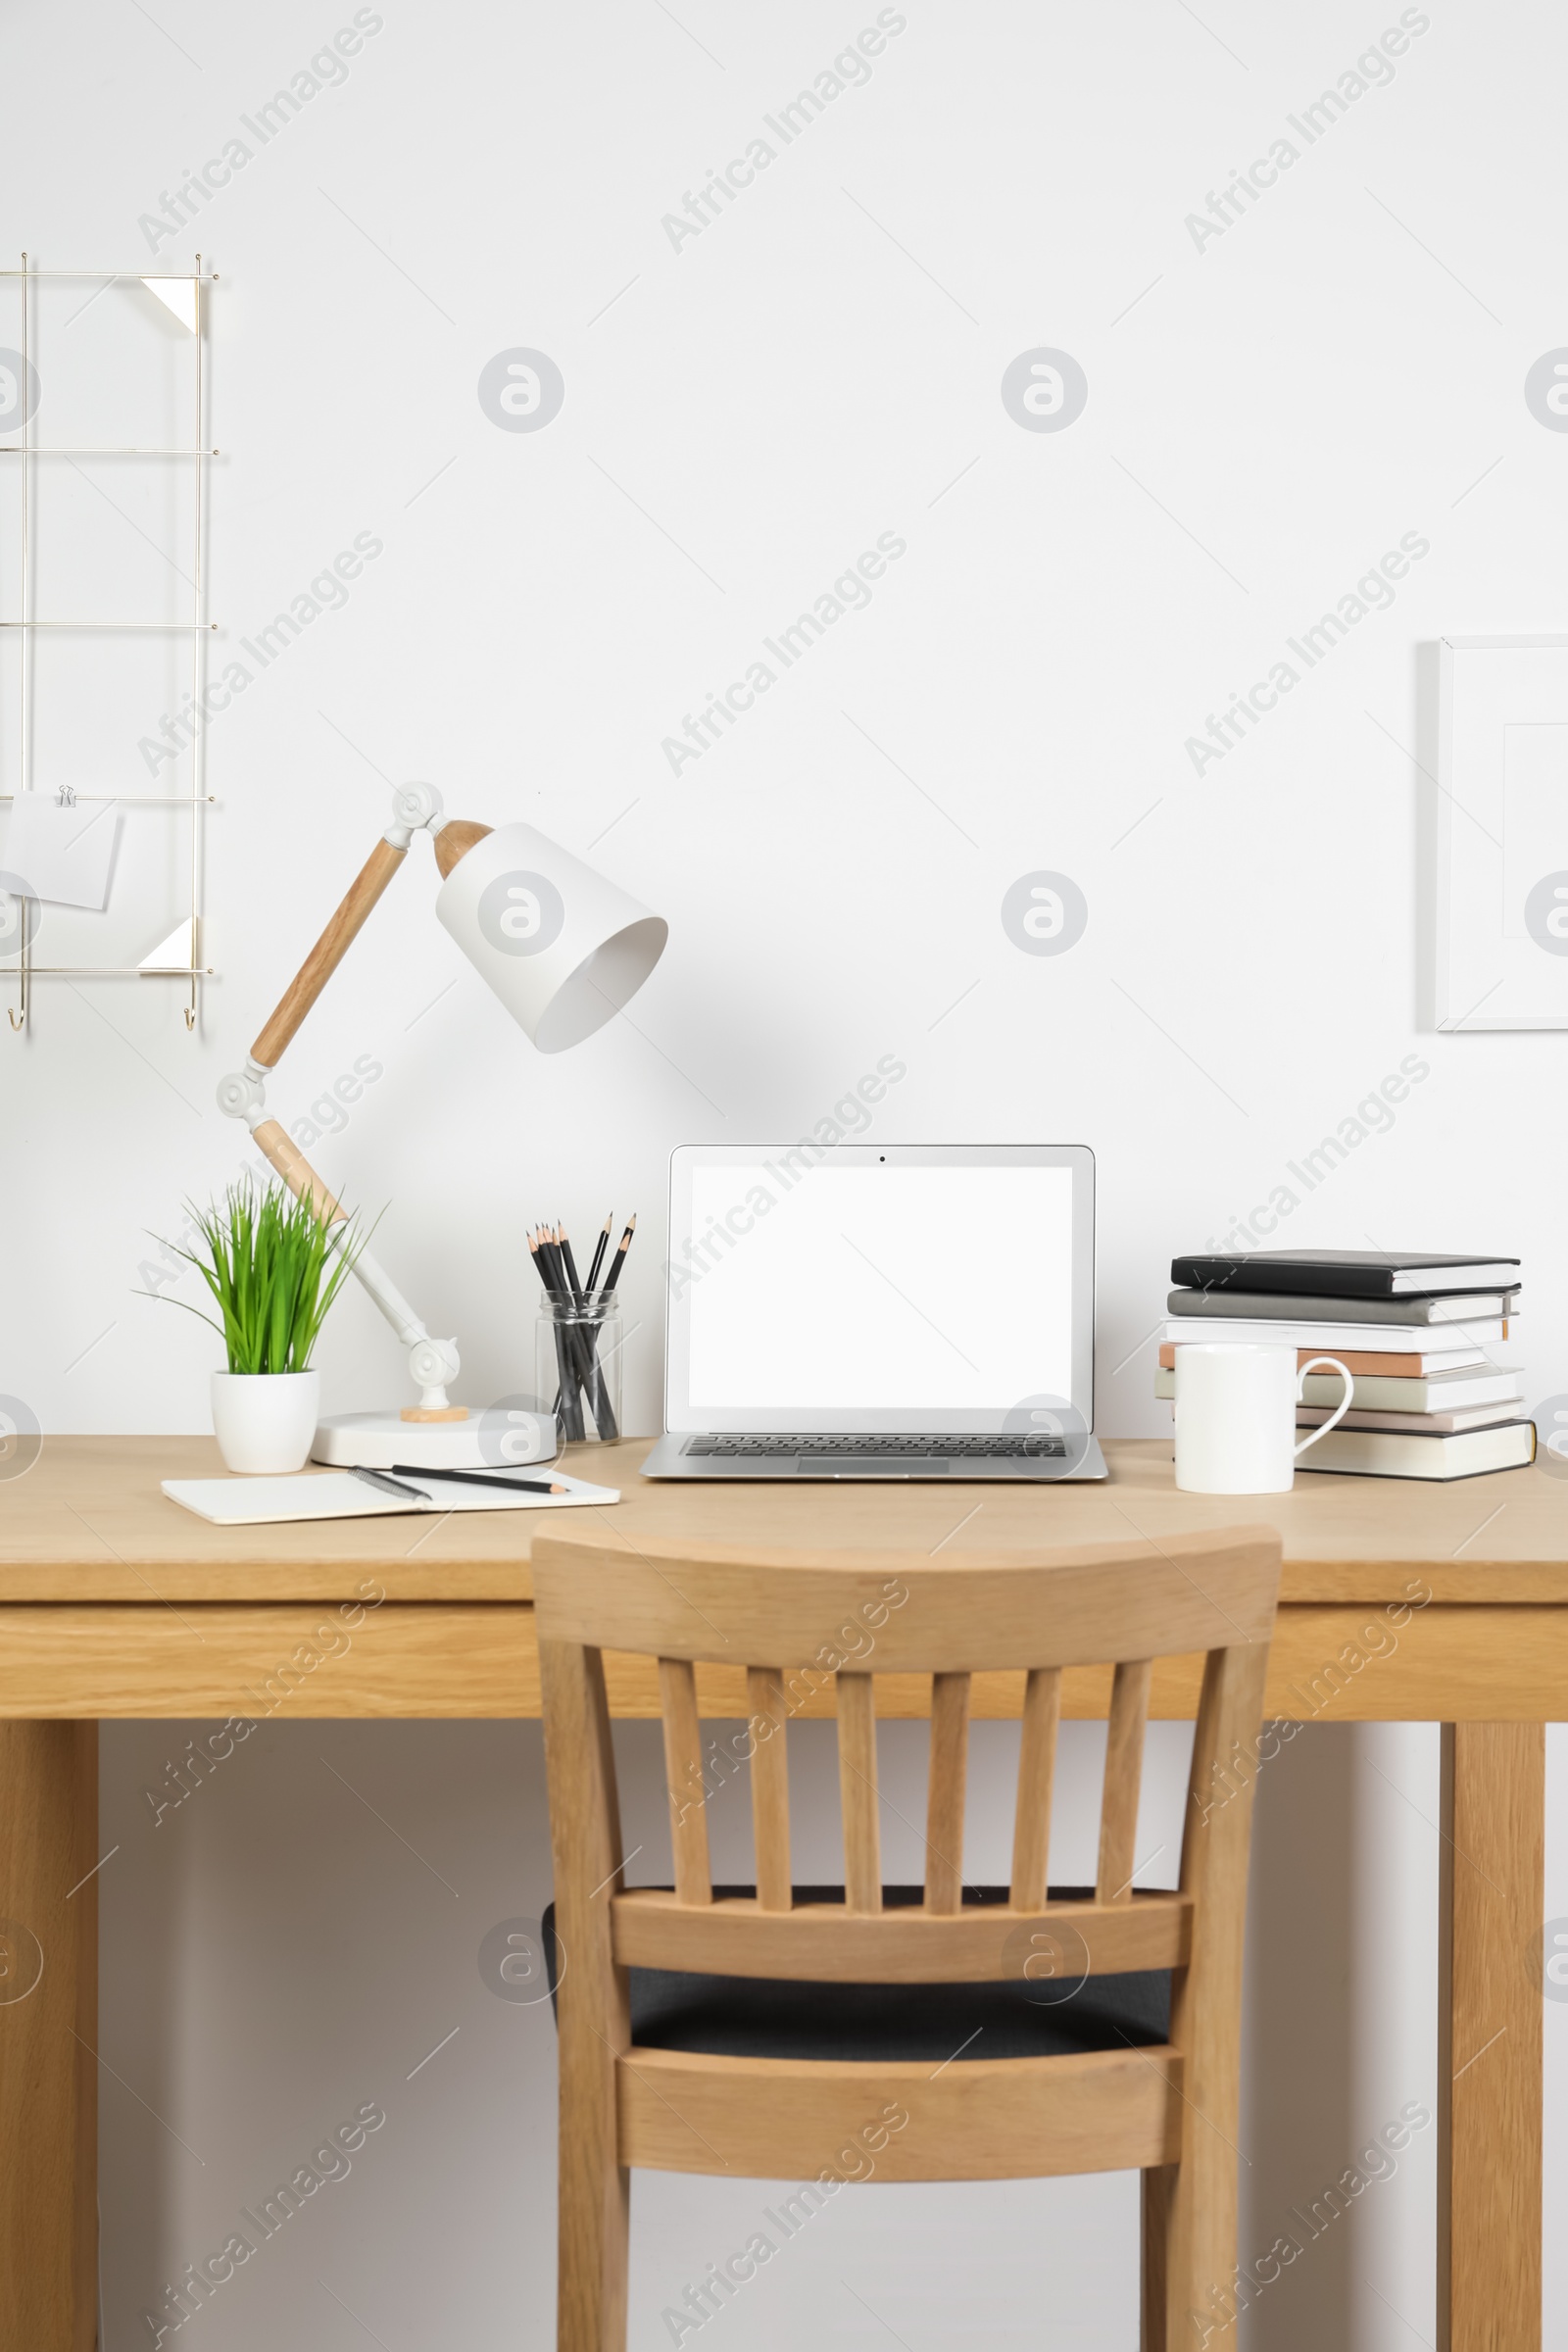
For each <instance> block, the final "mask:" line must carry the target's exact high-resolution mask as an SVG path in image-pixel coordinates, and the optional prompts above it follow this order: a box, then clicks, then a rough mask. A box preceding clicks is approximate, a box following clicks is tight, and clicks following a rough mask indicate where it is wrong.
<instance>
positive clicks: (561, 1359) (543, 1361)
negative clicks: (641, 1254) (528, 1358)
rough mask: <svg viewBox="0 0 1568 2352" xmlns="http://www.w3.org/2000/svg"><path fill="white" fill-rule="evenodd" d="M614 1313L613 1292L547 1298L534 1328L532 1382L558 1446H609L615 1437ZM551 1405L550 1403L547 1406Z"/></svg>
mask: <svg viewBox="0 0 1568 2352" xmlns="http://www.w3.org/2000/svg"><path fill="white" fill-rule="evenodd" d="M620 1343H621V1327H620V1307H619V1303H618V1301H617V1300H616V1298H615V1294H614V1292H613V1291H586V1292H584V1293H583V1294H582V1295H581V1297H580V1298H575V1299H566V1298H562V1297H559V1296H557V1295H556V1294H555V1293H550V1294H548V1295H547V1296H546V1297H545V1299H543V1300H542V1301H541V1302H540V1307H539V1320H538V1322H537V1323H536V1324H535V1326H534V1379H535V1387H536V1389H537V1392H538V1395H539V1397H540V1401H541V1404H542V1405H544V1406H547V1407H549V1409H551V1410H553V1411H554V1413H555V1416H556V1420H557V1423H558V1424H559V1426H560V1430H561V1440H562V1444H563V1445H565V1446H579V1445H582V1444H583V1443H585V1442H586V1443H588V1444H597V1443H599V1442H600V1441H603V1442H604V1443H605V1444H609V1443H610V1442H611V1441H612V1440H613V1439H615V1438H618V1437H619V1435H620V1356H621V1345H620ZM552 1400H553V1402H552Z"/></svg>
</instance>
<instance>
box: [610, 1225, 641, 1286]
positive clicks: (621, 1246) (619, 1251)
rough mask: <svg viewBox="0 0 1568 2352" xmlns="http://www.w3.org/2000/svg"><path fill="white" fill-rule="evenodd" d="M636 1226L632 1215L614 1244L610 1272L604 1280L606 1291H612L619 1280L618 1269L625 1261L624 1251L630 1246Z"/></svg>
mask: <svg viewBox="0 0 1568 2352" xmlns="http://www.w3.org/2000/svg"><path fill="white" fill-rule="evenodd" d="M636 1228H637V1220H636V1218H635V1217H633V1219H632V1221H631V1223H630V1224H629V1225H628V1226H627V1228H626V1230H625V1232H624V1233H623V1234H622V1235H621V1237H620V1241H619V1243H618V1244H617V1246H616V1250H615V1254H614V1256H613V1258H612V1259H611V1261H610V1272H609V1274H608V1276H607V1277H606V1280H605V1288H606V1290H607V1291H613V1289H614V1287H615V1285H616V1283H617V1282H618V1281H619V1280H620V1270H621V1267H622V1266H623V1265H624V1264H625V1263H626V1252H627V1250H629V1249H630V1248H631V1237H632V1235H633V1233H634V1232H635V1231H636Z"/></svg>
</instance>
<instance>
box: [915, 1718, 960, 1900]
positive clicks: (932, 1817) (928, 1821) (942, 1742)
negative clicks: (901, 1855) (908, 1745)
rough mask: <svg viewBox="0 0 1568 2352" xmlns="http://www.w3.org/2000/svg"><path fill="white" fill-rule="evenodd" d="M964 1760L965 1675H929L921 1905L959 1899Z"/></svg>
mask: <svg viewBox="0 0 1568 2352" xmlns="http://www.w3.org/2000/svg"><path fill="white" fill-rule="evenodd" d="M968 1761H969V1677H968V1676H967V1675H966V1674H934V1675H933V1676H932V1677H931V1783H930V1789H929V1791H928V1793H927V1797H926V1814H925V1842H926V1855H925V1907H926V1909H927V1910H928V1911H940V1912H944V1913H950V1912H954V1911H956V1910H957V1909H958V1907H959V1905H960V1903H961V1902H962V1900H963V1792H964V1776H965V1773H966V1770H967V1767H968Z"/></svg>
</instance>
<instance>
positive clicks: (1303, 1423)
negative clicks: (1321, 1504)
mask: <svg viewBox="0 0 1568 2352" xmlns="http://www.w3.org/2000/svg"><path fill="white" fill-rule="evenodd" d="M1414 1385H1415V1384H1414V1383H1413V1382H1412V1383H1411V1386H1412V1387H1413V1386H1414ZM1524 1401H1525V1400H1524V1398H1523V1397H1509V1398H1508V1399H1507V1401H1506V1403H1503V1404H1473V1405H1471V1406H1470V1407H1469V1409H1468V1411H1465V1412H1457V1413H1406V1412H1382V1413H1369V1412H1359V1411H1357V1409H1356V1408H1355V1406H1354V1405H1352V1406H1351V1407H1350V1410H1349V1411H1348V1413H1347V1414H1346V1416H1345V1418H1344V1420H1343V1421H1342V1422H1341V1423H1340V1425H1339V1426H1340V1427H1341V1429H1385V1430H1387V1431H1388V1432H1389V1433H1390V1435H1391V1436H1395V1437H1417V1436H1419V1435H1421V1433H1422V1432H1423V1431H1424V1432H1426V1433H1427V1434H1428V1435H1430V1436H1433V1437H1442V1438H1449V1437H1452V1436H1453V1434H1454V1433H1455V1431H1456V1430H1461V1429H1495V1428H1497V1427H1498V1425H1499V1424H1500V1423H1502V1422H1504V1421H1517V1420H1518V1418H1519V1416H1520V1414H1521V1413H1522V1412H1523V1410H1524ZM1338 1410H1339V1407H1338V1406H1337V1405H1331V1404H1299V1405H1298V1406H1297V1408H1296V1426H1297V1428H1298V1429H1318V1428H1321V1426H1322V1424H1323V1423H1324V1422H1325V1421H1332V1420H1333V1418H1334V1415H1335V1413H1336V1412H1337V1411H1338Z"/></svg>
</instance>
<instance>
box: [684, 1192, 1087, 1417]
mask: <svg viewBox="0 0 1568 2352" xmlns="http://www.w3.org/2000/svg"><path fill="white" fill-rule="evenodd" d="M787 1176H788V1177H790V1180H789V1181H785V1178H786V1177H787ZM691 1184H692V1194H691V1209H692V1216H691V1228H690V1230H691V1235H692V1237H694V1245H695V1246H694V1247H693V1248H692V1249H691V1250H688V1251H687V1252H686V1253H685V1257H684V1262H683V1258H682V1254H681V1252H680V1251H679V1250H678V1249H677V1250H672V1252H671V1261H670V1281H671V1295H672V1297H678V1298H680V1299H682V1300H683V1310H682V1311H683V1314H684V1317H685V1318H686V1320H687V1326H688V1335H689V1356H688V1366H687V1369H688V1379H689V1387H688V1394H687V1403H688V1406H689V1409H690V1411H691V1413H692V1414H693V1415H694V1417H695V1418H696V1419H697V1421H698V1423H699V1425H700V1424H701V1421H702V1417H703V1416H704V1415H705V1414H711V1415H717V1416H721V1417H725V1418H727V1416H729V1415H730V1414H735V1413H744V1414H746V1415H747V1416H748V1417H749V1418H750V1417H751V1416H752V1415H754V1414H755V1415H757V1416H758V1422H757V1425H758V1426H762V1425H764V1424H765V1420H766V1416H767V1414H768V1413H769V1412H770V1411H777V1412H778V1413H779V1414H780V1415H781V1416H784V1426H786V1427H794V1428H809V1427H810V1426H811V1421H810V1418H809V1416H810V1415H811V1413H812V1412H813V1411H817V1410H820V1411H824V1412H831V1413H833V1414H835V1415H843V1414H852V1415H853V1414H854V1413H855V1412H857V1411H864V1412H866V1413H867V1414H872V1415H878V1414H880V1415H885V1414H887V1413H890V1412H900V1413H903V1412H908V1413H915V1414H918V1413H921V1412H932V1413H967V1412H983V1413H986V1414H988V1415H993V1414H994V1415H995V1417H996V1422H997V1425H998V1426H999V1427H1000V1426H1001V1424H1002V1420H1003V1417H1004V1415H1005V1413H1006V1412H1007V1411H1008V1410H1009V1409H1010V1408H1011V1407H1013V1406H1014V1405H1016V1404H1017V1403H1019V1401H1020V1400H1022V1399H1024V1398H1028V1397H1041V1396H1043V1395H1050V1396H1054V1397H1070V1396H1071V1394H1072V1373H1073V1362H1072V1333H1073V1297H1072V1284H1073V1246H1072V1192H1073V1178H1072V1170H1071V1169H1070V1168H1068V1167H1063V1166H1053V1167H1041V1166H1021V1165H1014V1166H1005V1167H998V1166H989V1167H982V1166H945V1167H933V1166H908V1165H905V1166H882V1165H877V1164H870V1165H866V1164H851V1165H848V1166H835V1165H833V1164H832V1162H831V1161H829V1162H828V1164H826V1165H822V1166H816V1167H811V1168H809V1169H807V1170H804V1171H803V1170H799V1169H797V1170H796V1171H794V1172H793V1174H792V1175H791V1172H790V1171H788V1170H787V1169H784V1168H781V1167H780V1165H779V1163H778V1162H777V1161H776V1160H773V1159H768V1158H765V1157H763V1156H762V1155H761V1154H759V1155H758V1157H757V1159H756V1160H755V1161H745V1162H742V1161H731V1162H730V1163H729V1164H726V1165H722V1166H719V1165H708V1166H696V1167H694V1168H693V1169H692V1171H691ZM731 1425H732V1424H731ZM883 1425H884V1426H885V1423H884V1424H883ZM913 1425H914V1426H918V1423H915V1424H913ZM818 1426H820V1424H818ZM839 1426H845V1424H844V1423H843V1422H842V1421H841V1422H840V1423H839ZM870 1426H873V1427H874V1426H877V1423H876V1422H875V1421H872V1422H871V1424H870Z"/></svg>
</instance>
